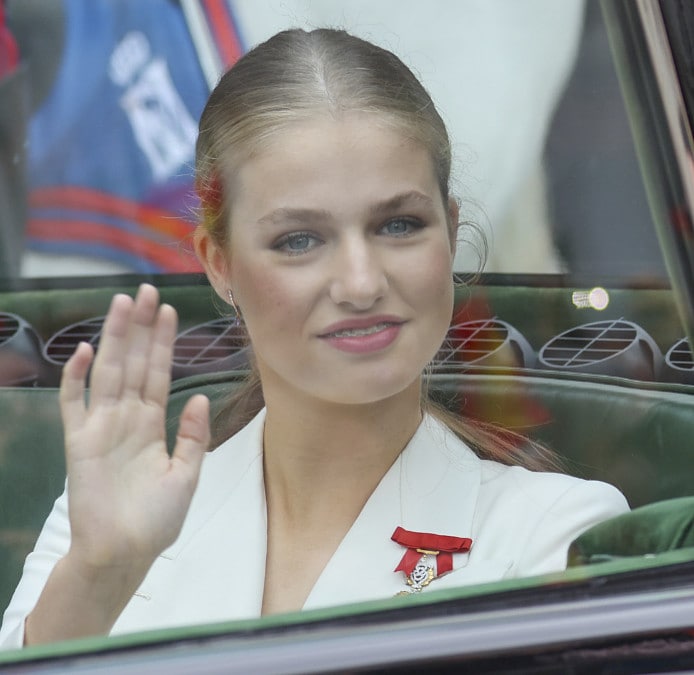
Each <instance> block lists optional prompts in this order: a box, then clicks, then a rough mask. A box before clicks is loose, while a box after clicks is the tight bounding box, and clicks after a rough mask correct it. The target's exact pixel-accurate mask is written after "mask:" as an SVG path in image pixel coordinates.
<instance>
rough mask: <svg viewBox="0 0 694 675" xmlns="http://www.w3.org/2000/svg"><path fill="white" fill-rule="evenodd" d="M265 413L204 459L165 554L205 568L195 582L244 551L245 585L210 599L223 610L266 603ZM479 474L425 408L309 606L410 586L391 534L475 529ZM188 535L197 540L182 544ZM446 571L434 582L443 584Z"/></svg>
mask: <svg viewBox="0 0 694 675" xmlns="http://www.w3.org/2000/svg"><path fill="white" fill-rule="evenodd" d="M264 420H265V415H264V411H262V412H261V413H259V415H258V416H257V417H256V418H255V419H253V420H252V421H251V423H250V424H249V425H248V426H246V427H245V428H244V429H243V430H241V431H240V432H239V433H238V434H236V435H235V436H234V437H233V438H232V439H230V440H229V441H227V442H226V443H224V444H222V445H221V446H220V447H219V448H217V449H216V450H214V451H213V452H211V453H210V454H209V455H208V456H207V457H206V458H205V461H204V463H203V470H202V473H201V476H200V482H199V486H198V490H197V491H196V497H194V499H193V503H192V504H191V508H190V510H189V513H188V517H187V518H186V521H185V523H184V525H183V528H182V530H181V534H180V535H179V537H178V539H177V541H176V542H175V543H174V544H173V545H172V546H171V547H169V548H168V549H167V550H166V551H164V553H163V554H162V558H165V559H169V560H178V565H179V566H181V568H186V569H188V568H189V569H190V570H191V571H192V570H194V569H197V567H196V566H198V565H199V566H200V569H201V570H202V569H204V570H205V573H204V574H203V575H202V576H198V577H197V578H198V582H197V584H198V585H204V584H205V583H206V582H205V579H206V578H212V577H215V576H216V574H219V575H222V576H221V578H224V574H225V570H227V575H228V570H229V567H230V566H231V567H234V563H233V562H231V559H234V558H237V559H238V554H239V550H242V551H243V563H244V564H243V567H244V572H243V579H244V583H243V584H242V585H241V586H240V585H239V584H232V586H230V588H229V589H228V591H227V590H222V589H218V591H217V593H216V597H215V598H214V599H212V600H211V602H212V604H214V605H215V606H217V605H218V606H219V607H218V609H219V611H220V612H222V611H225V612H229V610H230V608H232V607H233V608H234V609H233V611H232V612H231V614H233V615H234V616H236V617H243V616H254V615H255V616H257V615H258V614H259V612H260V603H261V602H262V588H263V584H264V577H265V555H266V550H267V516H266V502H265V488H264V482H263V461H262V456H263V455H262V447H263V444H262V436H263V426H264ZM480 479H481V463H480V460H479V459H478V458H477V456H476V455H474V453H472V451H471V450H469V449H468V448H467V447H466V446H465V445H464V444H463V443H462V442H461V441H460V440H459V439H458V438H457V437H456V436H455V435H454V434H453V433H452V432H450V431H449V430H448V429H447V428H446V427H445V426H444V425H443V424H441V423H440V422H438V421H437V420H436V419H434V418H433V417H431V416H426V417H425V418H424V420H423V421H422V423H421V424H420V426H419V428H418V429H417V431H416V432H415V435H414V436H413V437H412V439H411V440H410V442H409V443H408V445H407V446H406V447H405V449H404V450H403V452H402V453H401V454H400V456H399V457H398V459H397V460H396V462H395V463H394V464H393V466H392V467H391V468H390V469H389V470H388V472H387V473H386V474H385V476H384V477H383V478H382V479H381V481H380V483H379V485H378V486H377V488H376V489H375V490H374V492H373V494H372V495H371V497H370V498H369V499H368V501H367V503H366V504H365V505H364V508H363V509H362V511H361V513H360V514H359V516H358V518H357V519H356V521H355V522H354V524H353V525H352V527H351V528H350V530H349V531H348V533H347V534H346V535H345V537H344V539H343V540H342V542H341V543H340V545H339V546H338V548H337V550H336V551H335V553H334V554H333V556H332V558H331V559H330V561H329V562H328V564H327V565H326V567H325V569H324V570H323V572H322V574H321V576H320V577H319V579H318V581H317V582H316V584H315V586H314V587H313V589H312V591H311V593H310V594H309V596H308V598H307V600H306V603H305V604H304V608H305V609H310V608H316V607H322V606H326V605H336V604H343V603H344V604H346V603H352V602H359V601H364V600H372V599H376V598H386V597H391V596H393V595H395V594H397V593H398V592H399V591H402V590H406V589H407V586H406V584H405V575H404V574H403V572H395V571H394V570H395V568H396V567H397V565H398V563H399V562H400V559H401V558H402V556H403V554H404V553H405V549H404V548H403V547H402V546H400V545H399V544H396V543H395V542H393V541H392V540H391V535H392V534H393V532H394V530H395V528H396V527H397V526H398V525H400V526H402V527H404V528H405V529H408V530H414V531H418V532H432V533H436V534H444V535H453V536H458V537H472V536H473V518H474V513H475V506H476V503H477V497H478V493H479V489H480ZM198 495H199V496H198ZM220 533H222V534H220ZM193 540H194V541H193ZM188 543H191V544H192V546H190V547H189V548H186V546H187V544H188ZM473 547H474V542H473ZM189 557H190V558H191V559H190V560H188V558H189ZM468 557H469V556H468V554H456V555H455V556H454V568H455V569H461V568H463V567H465V566H466V565H467V562H468ZM217 567H219V569H218V570H217ZM191 573H192V572H191ZM446 576H449V575H446ZM446 576H445V577H442V579H436V580H434V581H433V582H432V584H431V586H430V588H431V589H436V588H440V587H442V586H443V585H444V584H443V583H440V582H441V581H443V580H444V579H446ZM227 596H228V597H227ZM208 597H209V596H208ZM209 609H210V607H209V606H208V611H209Z"/></svg>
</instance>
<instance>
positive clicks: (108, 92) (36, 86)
mask: <svg viewBox="0 0 694 675" xmlns="http://www.w3.org/2000/svg"><path fill="white" fill-rule="evenodd" d="M213 5H214V3H204V2H200V3H195V2H181V3H171V2H168V1H165V2H155V1H154V0H152V1H151V2H148V3H142V2H135V1H134V0H133V1H130V0H121V1H120V3H108V2H105V1H104V2H102V0H97V1H94V0H90V1H88V2H82V3H80V2H78V1H77V0H72V1H65V2H58V1H56V2H50V3H47V2H33V1H31V2H30V1H29V0H7V2H6V3H5V12H6V14H5V24H4V25H3V24H2V22H0V29H4V30H5V31H6V32H5V33H3V32H0V50H2V48H3V45H12V47H11V52H10V50H9V49H7V50H6V53H7V54H10V55H11V56H12V55H13V56H12V58H7V59H6V60H5V61H4V62H3V60H2V58H1V57H2V54H3V52H2V51H0V204H2V205H3V209H2V213H0V236H1V237H2V239H1V240H0V256H1V258H0V275H1V277H2V278H0V419H1V420H2V422H3V423H2V429H3V431H2V433H0V609H4V607H5V606H6V605H7V604H8V602H9V600H10V597H11V594H12V591H13V589H14V587H15V586H16V584H17V582H18V580H19V578H20V575H21V569H22V563H23V560H24V558H25V556H26V555H27V553H28V552H29V551H30V550H31V548H32V547H33V545H34V542H35V540H36V537H37V534H38V532H39V531H40V528H41V526H42V523H43V521H44V520H45V518H46V516H47V514H48V512H49V510H50V508H51V505H52V503H53V501H54V500H55V499H56V498H57V497H58V496H59V495H60V494H61V493H62V491H63V488H64V481H65V465H64V458H63V441H62V431H61V424H60V414H59V408H58V402H57V387H58V386H59V383H60V376H61V372H62V367H63V365H64V364H65V362H66V360H67V358H68V357H69V356H70V354H71V353H72V352H73V350H74V349H75V347H76V345H77V344H78V343H79V342H80V341H85V340H86V341H89V342H91V343H92V345H94V346H95V347H96V348H98V343H99V338H100V330H101V327H102V323H103V317H104V315H105V313H106V311H107V309H108V304H109V301H110V298H111V297H112V295H113V294H114V293H115V292H127V293H130V294H133V293H134V292H135V291H136V289H137V286H138V284H139V283H140V282H142V281H146V280H148V281H152V282H153V283H154V284H155V285H157V286H158V288H159V289H160V292H161V296H162V299H163V300H164V301H166V302H168V303H170V304H172V305H173V306H174V307H175V308H176V309H177V311H178V313H179V317H180V325H179V328H178V337H177V340H176V348H175V355H174V363H173V384H172V393H171V399H170V404H169V415H168V417H169V420H168V429H167V431H168V433H169V436H170V442H173V437H174V435H175V429H176V422H177V419H178V415H179V414H180V411H181V409H182V407H183V404H184V402H185V401H186V400H187V399H188V397H189V396H190V395H191V394H192V393H197V392H204V393H206V394H207V395H208V396H210V398H211V401H212V404H213V413H214V412H216V410H217V409H219V408H220V407H221V406H222V405H223V402H224V398H225V395H226V394H227V392H228V390H229V389H234V388H236V387H238V386H240V383H241V382H242V380H243V377H244V374H245V373H246V372H247V369H248V366H249V361H248V359H249V355H248V350H247V348H246V343H245V340H244V336H243V334H242V332H241V331H240V330H239V328H238V325H237V324H236V323H235V322H233V321H232V320H231V317H230V316H229V312H225V311H224V310H223V309H221V303H220V302H219V301H218V299H217V298H216V296H215V294H214V292H213V291H212V289H211V288H210V286H209V284H208V283H207V281H206V279H205V277H204V275H203V274H202V269H201V267H200V265H199V263H198V262H197V261H196V259H195V257H194V253H193V250H192V243H191V242H192V232H193V230H194V227H195V225H196V223H197V217H198V208H199V203H198V200H197V197H196V194H195V185H194V178H193V163H194V145H195V138H196V135H197V119H198V117H199V115H200V113H201V111H202V108H203V106H204V103H205V100H206V98H207V95H208V94H209V91H210V87H211V86H212V85H213V84H214V82H215V81H216V79H217V77H218V76H219V73H220V72H221V70H223V69H224V68H226V67H227V66H229V65H231V64H232V63H233V62H235V60H237V59H238V58H239V57H240V56H241V55H242V54H243V53H244V52H245V51H246V50H248V49H249V48H250V47H252V46H253V45H254V44H256V43H258V42H259V41H262V40H264V39H266V38H268V37H269V36H270V35H272V34H273V33H275V32H276V31H278V30H281V29H283V28H287V27H290V26H297V25H298V26H304V27H313V26H318V25H338V26H343V27H345V28H346V29H347V30H350V31H352V32H354V33H356V34H358V35H360V36H362V37H364V38H366V39H369V40H372V41H374V42H376V43H377V44H380V45H382V46H385V47H387V48H388V49H391V50H393V51H394V52H395V53H397V54H398V55H399V56H400V57H401V58H402V59H403V60H404V61H405V62H406V63H407V64H408V65H409V66H410V67H411V68H412V69H413V70H414V72H415V73H416V74H417V75H418V76H419V77H421V79H422V81H423V82H424V84H425V86H426V87H427V88H428V89H429V91H430V93H431V94H432V97H433V99H434V100H435V102H436V103H437V105H438V106H439V107H440V111H441V114H442V117H443V118H444V120H445V122H446V124H447V125H448V128H449V132H450V134H451V139H452V145H453V151H454V159H453V162H454V181H453V185H452V191H453V193H454V194H455V196H456V197H457V199H458V200H459V201H460V205H461V218H462V221H463V225H462V228H461V234H460V241H459V242H458V247H457V254H456V262H455V272H456V279H457V281H458V282H459V283H458V285H457V288H456V306H455V312H454V316H453V321H452V325H451V329H450V331H449V334H448V337H447V339H446V341H445V342H444V344H443V346H442V348H441V350H440V352H439V353H438V355H437V357H436V359H435V360H434V362H433V363H432V365H431V368H430V385H429V386H430V388H431V391H432V394H433V396H434V397H435V398H436V399H437V400H438V401H440V402H441V403H442V404H443V405H444V406H446V407H448V408H449V409H451V410H452V411H453V412H456V413H459V414H462V415H464V416H466V417H469V418H472V419H474V420H478V421H481V422H482V423H483V424H492V425H500V426H501V427H503V428H505V429H510V430H511V431H512V432H514V433H515V434H517V436H514V442H515V443H517V444H520V445H521V446H522V449H523V450H524V451H525V452H528V453H532V452H535V451H536V448H537V446H536V445H534V443H539V444H543V445H546V446H547V447H549V448H551V449H552V450H553V451H554V452H556V454H557V456H558V459H559V461H560V463H561V465H562V467H563V470H564V471H566V472H567V473H569V474H571V475H575V476H578V477H581V478H586V479H590V480H599V481H605V482H607V483H611V484H612V485H614V486H616V487H617V488H618V489H619V490H620V491H621V492H622V493H623V494H624V495H625V496H626V498H627V500H628V501H629V504H630V506H631V507H632V508H633V509H639V510H638V511H637V512H636V516H635V517H633V518H625V519H623V520H621V521H618V522H614V523H612V522H611V523H610V524H609V525H608V526H607V528H606V529H604V530H600V531H597V532H593V531H591V532H589V533H587V535H586V537H585V538H582V539H580V540H579V541H577V542H576V543H575V545H574V546H572V548H571V551H570V557H569V563H570V566H572V567H575V568H577V569H578V570H579V571H576V570H570V571H569V572H568V573H567V574H568V576H566V577H551V578H544V577H543V578H540V579H534V580H530V581H527V580H526V581H525V582H514V581H505V582H503V583H499V584H489V585H488V586H483V587H480V586H472V587H471V588H470V589H466V590H465V589H464V590H460V589H459V590H458V591H455V590H451V593H450V594H449V595H448V596H447V595H446V594H445V593H443V594H440V595H438V596H432V597H433V598H434V600H437V601H441V602H444V601H445V600H446V598H452V597H456V598H462V600H461V605H462V604H464V603H465V602H467V601H468V600H469V598H470V597H478V596H480V597H487V596H489V597H492V596H493V595H494V593H499V594H502V593H506V592H507V591H508V592H511V595H512V592H513V590H514V589H517V588H519V587H520V586H523V584H525V587H528V588H532V589H533V590H532V592H531V593H530V595H529V596H527V597H528V598H530V599H529V600H528V603H530V604H532V603H533V602H538V597H539V596H540V594H541V592H542V589H543V588H548V587H549V586H554V585H556V584H558V585H561V583H562V581H561V580H562V579H564V580H566V579H568V580H570V581H571V583H573V582H576V583H578V582H579V581H580V580H581V579H582V578H585V577H590V578H595V577H599V576H600V574H601V572H600V571H599V570H598V571H595V570H596V568H595V567H593V566H594V565H595V564H596V563H600V562H605V561H607V564H608V566H607V567H606V568H605V570H606V571H605V572H604V574H605V575H606V576H608V577H609V575H610V573H611V572H612V573H614V575H615V577H618V576H619V574H621V573H623V572H625V571H630V570H634V569H636V570H638V569H640V566H641V565H642V564H643V565H645V566H646V567H649V569H651V568H653V567H657V565H658V560H659V559H656V562H654V561H653V558H654V556H655V557H656V558H657V556H658V555H660V554H665V555H671V554H670V553H668V551H669V550H670V549H685V550H686V549H687V548H688V547H691V546H694V542H692V541H690V538H687V536H684V538H683V537H682V532H683V530H686V531H689V530H691V526H690V520H691V515H690V514H692V513H693V511H692V509H693V508H694V504H692V502H691V500H690V499H689V498H690V497H691V496H692V495H694V483H693V482H692V478H691V470H690V467H691V451H690V445H691V443H690V439H691V437H692V432H693V431H694V429H693V428H692V424H693V422H692V420H693V419H694V416H693V415H692V406H693V405H694V399H693V398H692V392H693V391H694V390H693V389H692V387H693V386H694V361H693V359H692V355H691V350H690V345H689V340H688V332H687V331H688V328H687V325H688V324H687V321H688V319H687V317H688V316H689V315H690V314H691V308H688V307H687V297H688V296H687V292H686V291H685V290H682V287H681V283H680V282H681V275H677V274H675V275H673V268H674V267H673V266H674V263H673V262H672V257H671V258H670V259H669V260H668V264H666V261H665V260H666V259H665V257H664V255H663V253H662V252H661V242H662V239H663V235H662V233H661V231H660V230H659V226H658V223H657V222H655V219H654V214H655V215H656V217H657V212H658V209H657V204H658V203H659V201H658V200H659V197H654V192H655V190H656V188H654V187H653V182H652V181H651V183H648V181H647V182H646V186H645V184H644V178H643V167H644V162H645V160H644V157H645V156H646V151H645V150H644V147H645V145H644V144H647V143H648V141H649V139H647V138H644V134H643V133H640V132H639V128H638V124H637V123H635V119H636V120H637V122H638V119H639V105H640V103H639V101H638V100H637V99H636V98H635V96H634V95H633V91H632V90H630V89H629V85H628V83H627V84H625V80H624V78H625V75H624V72H623V70H624V67H623V64H621V65H620V59H619V54H620V51H619V49H620V40H624V39H626V38H625V37H624V34H622V33H620V31H619V25H621V24H620V21H626V19H629V20H630V21H631V19H632V18H633V16H632V14H629V12H631V11H636V10H627V11H626V14H628V16H627V17H626V19H625V16H624V15H623V14H620V12H619V11H616V10H610V7H609V3H600V2H598V0H564V1H563V2H561V3H557V2H555V0H521V1H519V2H504V1H502V0H498V1H491V0H485V1H484V2H476V1H475V0H467V1H461V2H457V3H451V2H447V1H445V0H437V1H435V2H431V1H429V2H420V1H414V0H407V1H406V2H397V3H396V2H385V1H383V2H379V3H366V2H361V1H359V0H352V1H348V2H345V1H344V0H343V1H341V2H333V1H330V2H328V1H325V2H321V3H317V2H309V1H308V0H296V1H295V2H281V3H279V2H274V1H272V0H267V1H265V0H263V1H259V0H256V1H255V2H252V3H251V2H245V1H244V0H238V1H236V0H231V1H230V2H224V3H217V4H216V5H214V6H215V7H217V10H215V11H210V7H212V6H213ZM620 6H621V5H620ZM0 7H2V4H1V3H0ZM0 16H2V15H0ZM630 25H631V24H630ZM3 36H5V37H3ZM3 39H4V40H5V42H3ZM621 47H622V48H623V44H622V45H621ZM644 58H645V57H644ZM634 131H636V139H637V141H638V143H635V142H634V137H635V136H634ZM664 133H665V132H664V131H663V130H662V129H660V130H658V131H655V132H654V135H655V136H658V135H659V134H664ZM665 154H667V153H665ZM646 163H647V162H646ZM654 166H655V165H654V164H653V163H651V165H650V167H651V173H653V172H654V171H658V172H660V173H661V174H667V176H668V177H667V180H670V179H671V175H675V174H677V175H679V169H678V168H677V167H676V166H674V165H669V164H668V163H667V161H665V166H664V168H662V169H661V168H660V166H658V167H657V169H654V168H653V167H654ZM647 178H648V176H647ZM654 205H655V206H654ZM683 209H684V207H683ZM682 213H684V211H683V212H682ZM682 213H680V212H678V211H677V210H676V209H674V208H673V210H672V211H671V213H670V215H671V220H672V221H675V220H676V219H677V218H678V217H681V218H682V221H681V222H682V223H683V225H682V229H683V230H685V231H689V230H687V227H690V225H691V224H690V223H687V221H686V217H685V216H686V213H685V214H684V215H682ZM677 222H680V221H677ZM659 237H660V240H659ZM683 257H686V253H683ZM482 263H484V264H483V266H481V265H482ZM673 278H674V279H675V282H674V284H673V281H672V280H673ZM640 509H646V511H641V510H640ZM654 523H657V525H654ZM675 555H676V557H677V556H679V557H678V558H677V561H678V564H682V565H685V564H686V563H687V561H688V560H689V558H688V557H687V554H686V553H677V554H675ZM664 560H665V562H667V561H668V560H669V559H668V558H666V559H664ZM610 565H612V567H610ZM584 566H585V567H586V569H585V570H584V571H581V570H583V567H584ZM359 573H361V572H359ZM500 580H501V577H500ZM485 581H488V580H487V579H485ZM235 583H242V581H241V582H239V581H238V580H236V582H235ZM519 583H520V586H519V585H518V584H519ZM538 589H539V590H538ZM456 593H457V594H458V595H456ZM533 594H534V595H533ZM588 595H590V592H588ZM422 597H424V594H422ZM504 597H505V596H504ZM432 602H434V601H432ZM425 604H426V599H424V600H421V599H417V600H416V601H415V603H413V605H412V607H413V608H414V609H413V611H414V612H416V611H417V610H418V609H419V608H420V607H421V606H422V605H425ZM434 604H435V603H434ZM392 607H393V606H392V605H390V604H387V606H385V610H384V606H382V605H378V606H376V605H374V606H371V605H367V606H364V607H359V608H357V609H355V608H351V609H344V608H342V609H335V610H334V611H333V610H325V611H323V612H322V613H321V612H318V613H316V614H315V616H313V618H311V619H310V621H316V622H320V621H323V620H326V621H330V620H331V619H333V618H335V617H336V616H340V615H341V614H340V613H341V612H342V613H343V614H346V615H349V616H351V617H352V619H350V620H354V621H355V622H356V624H357V625H358V624H359V621H360V619H359V617H361V616H362V613H363V615H364V616H366V615H368V614H369V613H370V612H374V611H376V610H378V611H381V610H384V611H387V612H389V611H390V610H391V609H392ZM355 616H356V617H357V618H356V619H354V617H355ZM302 620H303V619H302V618H300V617H299V618H297V617H290V618H287V620H286V623H287V624H293V623H297V622H299V623H300V622H301V621H302ZM283 621H284V619H282V618H281V619H277V618H275V619H270V621H269V623H267V624H265V623H263V622H262V621H261V622H260V623H259V624H253V626H252V630H255V629H256V628H257V627H258V626H260V629H261V630H265V629H266V628H267V630H268V631H270V630H272V631H279V632H280V633H281V630H282V628H283V626H282V623H283ZM249 625H250V624H240V625H237V624H234V625H230V626H225V627H223V628H220V627H219V626H217V627H216V628H214V629H213V628H211V627H208V628H209V630H211V631H212V633H214V634H216V633H219V632H229V633H232V634H234V632H235V631H236V630H237V629H238V631H239V632H238V634H240V633H242V632H243V630H251V628H249ZM278 626H279V628H278ZM187 630H188V629H181V630H179V632H177V633H176V636H177V637H178V638H180V639H183V638H184V637H185V635H197V634H199V633H195V631H194V630H193V631H192V632H190V633H188V632H187ZM297 632H298V631H297ZM275 634H276V633H275ZM182 636H183V637H182ZM150 638H151V639H152V640H156V639H157V638H156V636H144V637H140V638H134V640H135V642H133V643H130V642H128V640H127V639H126V640H123V639H121V640H122V642H121V643H120V644H126V645H127V644H135V643H137V641H138V640H140V641H141V642H143V643H146V642H148V640H149V639H150ZM159 638H161V636H159ZM296 639H299V640H300V639H301V638H300V637H299V638H296ZM95 644H96V643H95ZM101 648H103V644H102V643H98V645H97V646H94V645H92V646H91V647H88V650H89V649H94V650H95V651H98V650H99V649H101ZM45 653H46V654H47V655H50V650H49V651H47V652H45ZM17 658H20V657H17Z"/></svg>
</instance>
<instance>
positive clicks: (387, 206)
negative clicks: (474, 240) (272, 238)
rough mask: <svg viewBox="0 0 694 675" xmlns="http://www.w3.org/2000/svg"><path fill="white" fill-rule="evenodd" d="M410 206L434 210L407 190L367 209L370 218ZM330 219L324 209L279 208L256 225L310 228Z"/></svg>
mask: <svg viewBox="0 0 694 675" xmlns="http://www.w3.org/2000/svg"><path fill="white" fill-rule="evenodd" d="M412 205H418V206H424V207H425V208H434V202H433V200H432V199H431V197H428V196H427V195H425V194H423V193H422V192H419V191H418V190H409V191H408V192H403V193H401V194H397V195H395V196H393V197H390V198H388V199H386V200H384V201H382V202H378V203H377V204H374V205H372V206H371V207H370V208H369V213H370V214H371V215H372V216H380V215H386V214H388V213H392V212H393V211H397V210H399V209H402V208H404V207H408V206H412ZM332 218H333V216H332V214H331V213H330V211H326V210H325V209H294V208H279V209H275V210H274V211H271V212H270V213H268V214H266V215H264V216H262V217H261V218H259V219H258V225H275V226H277V225H287V224H291V223H296V224H297V225H302V226H310V225H313V224H321V223H325V222H327V221H330V220H331V219H332Z"/></svg>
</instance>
